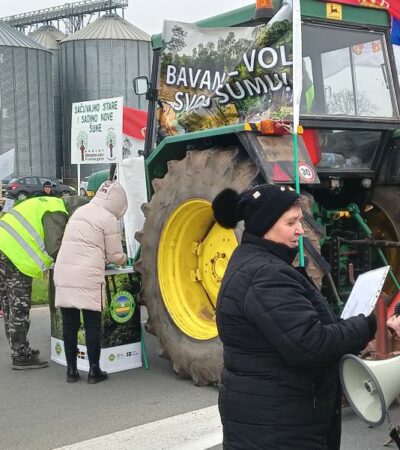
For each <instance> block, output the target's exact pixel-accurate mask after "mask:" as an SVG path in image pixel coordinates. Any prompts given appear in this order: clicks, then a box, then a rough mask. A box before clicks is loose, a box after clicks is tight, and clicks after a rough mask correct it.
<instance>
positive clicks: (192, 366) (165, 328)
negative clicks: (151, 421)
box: [135, 148, 258, 385]
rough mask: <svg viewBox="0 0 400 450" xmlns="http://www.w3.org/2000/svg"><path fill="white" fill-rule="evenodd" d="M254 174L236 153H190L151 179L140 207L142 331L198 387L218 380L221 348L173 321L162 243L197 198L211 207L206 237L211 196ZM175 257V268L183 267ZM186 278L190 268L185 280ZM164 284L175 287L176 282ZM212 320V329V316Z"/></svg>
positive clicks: (233, 150)
mask: <svg viewBox="0 0 400 450" xmlns="http://www.w3.org/2000/svg"><path fill="white" fill-rule="evenodd" d="M257 173H258V170H257V168H256V166H255V165H254V164H253V163H252V162H251V161H250V160H249V159H247V158H244V159H243V158H242V157H240V155H239V150H238V149H237V148H229V149H221V148H213V149H209V150H202V151H189V152H187V154H186V157H185V158H184V159H183V160H181V161H170V162H169V163H168V173H167V174H166V175H165V177H164V178H163V179H155V180H153V188H154V195H153V197H152V199H151V201H150V203H148V204H144V205H143V206H142V210H143V212H144V214H145V218H146V220H145V224H144V226H143V230H142V232H139V233H137V235H136V238H137V239H138V240H139V241H140V243H141V254H140V260H139V261H138V262H137V263H136V266H135V268H136V269H137V270H138V271H139V272H140V273H141V274H142V292H141V302H143V303H144V304H145V305H146V307H147V309H148V315H149V319H148V321H147V324H146V329H147V331H149V332H151V333H152V334H154V335H156V336H157V338H158V341H159V354H160V356H163V357H166V358H169V359H170V360H171V361H172V363H173V369H174V372H175V373H176V374H178V375H179V376H180V377H183V378H191V379H192V380H193V382H194V383H195V384H196V385H208V384H214V383H218V381H219V380H220V376H221V370H222V345H221V342H220V340H219V338H218V336H217V332H216V333H215V337H213V338H211V339H205V340H200V339H195V338H193V337H191V336H188V335H187V334H185V333H184V332H183V331H182V329H181V328H182V327H180V326H179V325H177V324H176V321H174V320H173V319H172V317H171V314H170V312H169V311H168V309H167V307H166V303H165V299H164V298H163V295H162V292H161V291H162V289H161V286H160V270H162V268H160V267H158V261H159V257H158V254H159V245H160V239H161V236H162V233H163V229H164V227H165V226H166V223H167V222H168V221H169V220H170V217H171V215H173V213H174V212H175V211H176V210H177V209H178V208H179V207H180V205H182V204H185V202H188V201H189V202H190V201H191V200H195V199H204V200H206V201H207V202H208V205H209V206H208V208H209V217H210V220H209V224H208V225H207V224H205V226H204V230H203V234H204V235H206V234H207V228H209V227H210V226H212V224H213V223H214V221H213V219H212V210H211V202H212V200H213V199H214V197H215V196H216V195H217V194H218V193H219V192H220V191H221V190H222V189H224V188H227V187H231V188H233V189H236V190H237V191H242V190H244V189H246V188H247V187H248V186H249V184H250V183H251V182H252V181H253V179H254V178H255V177H256V175H257ZM182 232H184V230H182ZM189 251H190V249H188V252H189ZM178 258H179V257H178V256H177V257H176V261H175V262H174V263H175V264H185V262H184V261H179V260H178ZM189 273H190V269H188V277H189V276H190V275H189ZM161 277H162V274H161ZM171 278H172V277H171ZM168 281H170V282H171V283H173V282H174V279H171V280H167V282H168ZM189 287H190V286H189ZM188 290H189V292H188V293H187V296H189V297H190V296H191V292H190V289H188ZM214 300H215V299H214ZM214 306H215V305H214ZM214 312H215V309H214ZM208 314H209V313H208ZM209 315H210V314H209ZM188 319H189V320H190V312H189V313H188ZM210 320H213V321H214V324H215V314H214V317H210ZM215 330H216V328H215Z"/></svg>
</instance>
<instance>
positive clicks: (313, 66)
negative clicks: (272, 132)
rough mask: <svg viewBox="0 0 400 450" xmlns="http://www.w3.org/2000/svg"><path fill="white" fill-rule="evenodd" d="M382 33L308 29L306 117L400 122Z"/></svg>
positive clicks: (305, 34)
mask: <svg viewBox="0 0 400 450" xmlns="http://www.w3.org/2000/svg"><path fill="white" fill-rule="evenodd" d="M385 45H386V44H385V36H384V34H383V33H380V32H366V31H360V30H358V31H356V30H350V29H347V28H343V27H341V28H338V27H326V26H318V25H314V24H312V25H311V24H306V25H304V26H303V56H304V62H303V96H302V106H301V111H302V113H303V114H324V115H335V116H353V117H374V118H394V117H398V112H397V108H396V106H395V103H394V101H393V99H394V98H395V95H394V88H393V83H392V79H391V76H390V71H389V70H387V66H386V64H387V61H388V57H387V52H386V47H385Z"/></svg>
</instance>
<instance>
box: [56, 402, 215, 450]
mask: <svg viewBox="0 0 400 450" xmlns="http://www.w3.org/2000/svg"><path fill="white" fill-rule="evenodd" d="M221 442H222V425H221V420H220V417H219V413H218V407H217V405H215V406H210V407H208V408H203V409H198V410H196V411H191V412H188V413H185V414H180V415H178V416H172V417H168V418H166V419H163V420H158V421H156V422H150V423H146V424H144V425H139V426H137V427H133V428H128V429H127V430H123V431H117V432H116V433H111V434H107V435H105V436H100V437H97V438H93V439H89V440H87V441H83V442H79V443H76V444H72V445H67V446H65V447H60V448H58V449H55V450H91V449H93V450H94V449H96V450H109V449H110V448H117V449H118V450H128V449H129V450H132V449H141V450H144V449H145V450H205V449H209V448H210V447H214V446H216V445H218V444H220V443H221Z"/></svg>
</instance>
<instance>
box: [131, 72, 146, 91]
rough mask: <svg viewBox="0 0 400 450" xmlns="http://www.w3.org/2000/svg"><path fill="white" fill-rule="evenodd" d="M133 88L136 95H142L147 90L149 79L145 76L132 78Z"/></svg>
mask: <svg viewBox="0 0 400 450" xmlns="http://www.w3.org/2000/svg"><path fill="white" fill-rule="evenodd" d="M132 82H133V90H134V92H135V94H136V95H143V94H147V93H148V92H149V87H150V86H149V80H148V79H147V77H146V76H141V77H136V78H134V79H133V80H132Z"/></svg>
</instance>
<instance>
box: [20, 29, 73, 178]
mask: <svg viewBox="0 0 400 450" xmlns="http://www.w3.org/2000/svg"><path fill="white" fill-rule="evenodd" d="M28 36H29V37H30V38H31V39H33V40H34V41H35V42H37V43H38V44H40V45H42V46H43V47H45V48H47V49H48V50H49V51H51V53H52V55H53V57H52V81H53V94H54V97H53V99H54V122H55V143H56V144H55V145H56V147H55V148H56V169H57V176H61V175H62V174H61V166H62V165H63V160H62V139H61V120H62V119H61V91H60V64H59V55H58V53H59V47H58V43H59V42H60V41H61V40H62V39H64V38H65V37H66V36H67V35H66V34H65V33H63V32H62V31H60V30H58V29H57V28H56V27H54V26H52V25H43V26H41V27H40V28H38V29H36V30H35V31H33V32H32V33H30V34H29V35H28Z"/></svg>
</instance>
